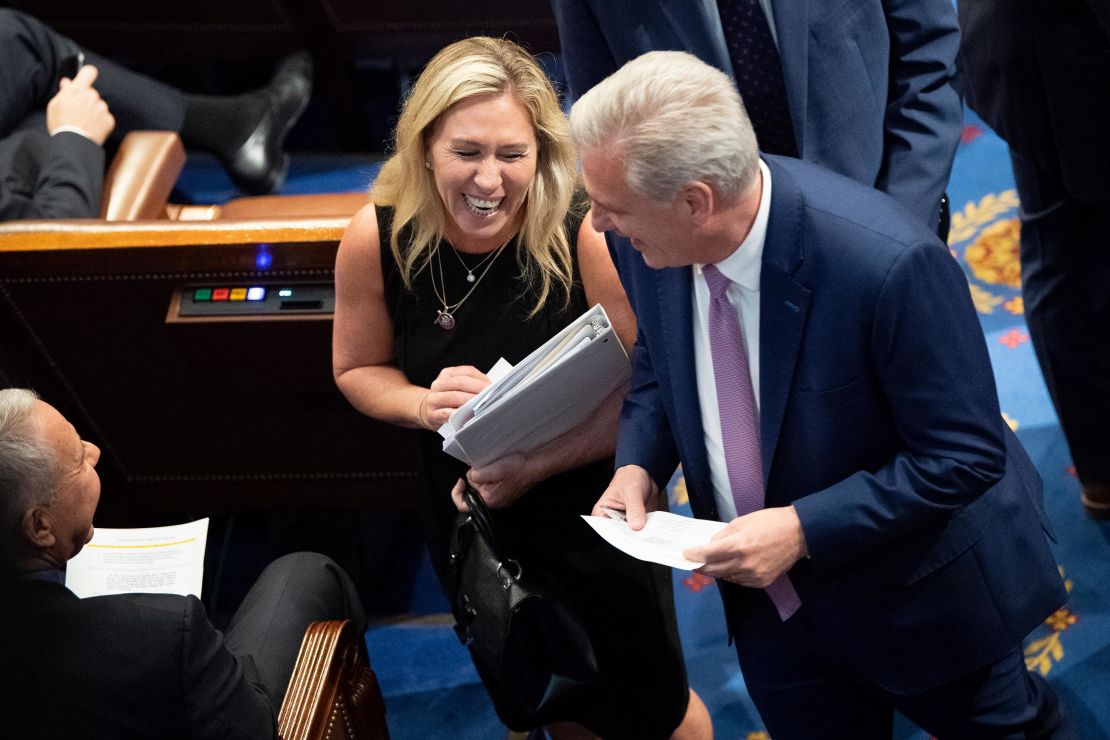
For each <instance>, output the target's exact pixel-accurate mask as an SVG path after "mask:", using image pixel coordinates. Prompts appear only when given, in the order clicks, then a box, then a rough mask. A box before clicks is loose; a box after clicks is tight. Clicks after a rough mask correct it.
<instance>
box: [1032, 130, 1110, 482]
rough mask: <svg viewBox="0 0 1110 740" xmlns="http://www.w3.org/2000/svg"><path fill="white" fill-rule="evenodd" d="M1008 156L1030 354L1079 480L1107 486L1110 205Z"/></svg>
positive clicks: (1053, 173)
mask: <svg viewBox="0 0 1110 740" xmlns="http://www.w3.org/2000/svg"><path fill="white" fill-rule="evenodd" d="M1010 156H1011V159H1012V161H1013V166H1014V179H1015V180H1016V182H1017V189H1018V195H1019V197H1020V198H1021V279H1022V294H1023V297H1024V303H1025V318H1026V321H1027V322H1028V324H1029V334H1030V336H1031V338H1032V340H1033V348H1034V350H1035V351H1036V353H1037V360H1038V361H1039V363H1040V366H1041V371H1042V372H1043V373H1044V379H1045V384H1046V385H1047V386H1048V391H1049V393H1050V394H1051V396H1052V402H1053V404H1054V405H1055V407H1056V413H1057V414H1058V415H1059V417H1060V424H1061V426H1062V427H1063V429H1064V435H1065V436H1066V437H1067V440H1068V445H1069V447H1070V448H1071V454H1072V459H1073V460H1074V462H1075V467H1076V470H1077V471H1078V473H1079V478H1080V479H1081V480H1082V481H1083V482H1084V483H1104V484H1105V483H1110V290H1108V289H1107V286H1108V285H1110V246H1108V245H1107V243H1106V234H1107V231H1108V229H1110V205H1108V204H1103V205H1096V204H1089V203H1084V202H1082V201H1080V200H1079V199H1077V198H1075V197H1074V196H1072V195H1070V194H1069V193H1068V191H1067V189H1066V188H1065V186H1064V183H1063V180H1062V177H1061V173H1060V171H1059V168H1058V167H1053V169H1052V171H1046V170H1044V169H1042V168H1041V167H1038V166H1037V165H1036V164H1034V162H1033V161H1032V160H1030V159H1028V158H1026V157H1023V156H1022V155H1021V154H1018V153H1017V152H1014V151H1013V150H1012V149H1011V154H1010ZM1107 164H1110V163H1107Z"/></svg>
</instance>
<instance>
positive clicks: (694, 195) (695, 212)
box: [678, 180, 716, 226]
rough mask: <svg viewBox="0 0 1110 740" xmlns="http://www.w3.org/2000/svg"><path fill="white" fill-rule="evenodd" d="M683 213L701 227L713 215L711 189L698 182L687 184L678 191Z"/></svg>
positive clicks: (714, 203)
mask: <svg viewBox="0 0 1110 740" xmlns="http://www.w3.org/2000/svg"><path fill="white" fill-rule="evenodd" d="M678 197H679V199H680V201H681V205H682V208H683V211H684V212H685V213H686V214H687V215H689V216H690V218H691V219H693V221H694V223H695V224H697V225H699V226H701V225H703V224H704V223H705V222H706V221H707V220H708V219H709V217H710V216H711V215H712V214H713V208H714V206H715V205H716V199H715V198H714V194H713V189H712V188H711V187H709V186H708V185H707V184H705V183H704V182H701V181H700V180H695V181H693V182H689V183H687V184H686V185H684V186H683V188H682V190H680V191H679V193H678Z"/></svg>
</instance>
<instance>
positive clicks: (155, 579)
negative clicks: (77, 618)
mask: <svg viewBox="0 0 1110 740" xmlns="http://www.w3.org/2000/svg"><path fill="white" fill-rule="evenodd" d="M207 542H208V520H207V519H198V520H197V521H195V522H189V523H188V524H177V525H173V526H169V527H141V528H134V529H105V528H103V527H97V528H96V532H95V533H94V534H93V538H92V541H91V542H89V544H87V545H85V548H84V549H83V550H81V552H80V553H78V555H77V557H75V558H73V559H72V560H70V561H69V563H68V564H67V565H66V586H67V587H68V588H69V590H70V591H72V592H73V593H75V594H77V595H78V596H79V597H81V598H82V599H84V598H86V597H89V596H104V595H106V594H123V593H163V594H181V595H182V596H185V595H188V594H192V595H194V596H196V597H198V598H199V597H200V588H201V582H202V581H203V579H204V548H205V545H206V544H207Z"/></svg>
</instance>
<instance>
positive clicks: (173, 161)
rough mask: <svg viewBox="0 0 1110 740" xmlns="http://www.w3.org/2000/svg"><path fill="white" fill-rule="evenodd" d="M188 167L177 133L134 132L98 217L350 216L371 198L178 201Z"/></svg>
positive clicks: (109, 179)
mask: <svg viewBox="0 0 1110 740" xmlns="http://www.w3.org/2000/svg"><path fill="white" fill-rule="evenodd" d="M184 166H185V149H184V147H183V146H182V144H181V138H180V137H179V136H178V135H177V134H176V133H174V132H173V131H132V132H130V133H129V134H127V135H126V136H125V137H124V138H123V141H122V142H121V143H120V148H119V151H118V152H117V153H116V156H115V158H114V159H113V160H112V164H111V166H110V167H109V168H108V174H107V175H106V177H105V179H104V195H103V199H102V201H101V207H100V218H102V219H104V220H106V221H142V220H147V219H169V220H172V221H214V220H217V219H272V218H279V219H285V218H314V217H347V218H350V217H351V216H353V215H354V214H355V212H356V211H358V209H359V208H361V207H362V206H363V205H365V204H366V203H367V202H368V201H369V196H368V195H367V194H366V193H320V194H311V195H262V196H256V197H248V198H235V199H233V200H231V201H228V202H227V203H225V204H223V205H176V204H173V203H170V202H169V197H170V192H171V191H172V190H173V186H174V183H175V182H177V178H178V176H179V175H180V174H181V170H182V168H183V167H184Z"/></svg>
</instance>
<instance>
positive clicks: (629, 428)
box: [605, 233, 678, 490]
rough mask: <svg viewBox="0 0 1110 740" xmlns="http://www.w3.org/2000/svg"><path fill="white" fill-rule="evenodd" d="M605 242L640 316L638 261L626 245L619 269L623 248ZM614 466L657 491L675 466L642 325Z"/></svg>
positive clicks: (608, 239)
mask: <svg viewBox="0 0 1110 740" xmlns="http://www.w3.org/2000/svg"><path fill="white" fill-rule="evenodd" d="M605 241H606V243H607V244H608V245H609V254H610V255H611V256H612V258H613V264H614V265H616V267H617V274H618V275H619V276H620V279H621V284H622V285H623V286H624V290H625V294H626V295H627V296H628V301H629V303H630V304H631V305H632V310H633V311H634V312H635V313H636V314H637V315H639V314H640V312H639V307H638V305H637V304H638V300H639V298H640V296H639V291H638V287H639V286H638V284H637V282H636V280H634V279H632V277H631V273H632V272H633V269H634V268H633V267H632V263H633V262H635V261H637V260H638V258H637V257H630V256H629V254H627V252H629V251H630V250H631V247H629V246H627V245H625V246H624V250H623V251H624V252H626V254H624V256H623V260H628V261H629V262H625V263H624V264H623V266H622V249H621V247H620V246H618V244H617V242H615V241H614V237H613V235H612V234H610V233H607V234H606V235H605ZM621 241H623V240H621ZM615 465H616V467H618V468H619V467H621V466H622V465H639V466H640V467H642V468H644V469H645V470H647V471H648V474H649V475H651V477H652V480H654V481H655V482H656V484H658V486H659V490H664V489H665V488H666V485H667V483H668V481H670V479H671V475H672V474H673V473H674V470H675V468H676V467H677V466H678V451H677V449H676V447H675V443H674V437H673V435H672V433H671V425H670V422H668V421H667V414H666V409H665V407H664V405H663V397H662V395H661V392H660V389H659V379H658V378H657V377H656V374H655V366H654V364H653V363H652V359H651V351H650V349H649V347H648V343H647V338H646V337H645V336H644V333H643V331H642V325H641V326H640V327H638V328H637V332H636V344H635V345H633V347H632V380H631V382H630V384H629V389H628V394H627V395H626V396H625V398H624V406H623V407H622V408H621V420H620V430H619V435H618V437H617V451H616V461H615Z"/></svg>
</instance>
